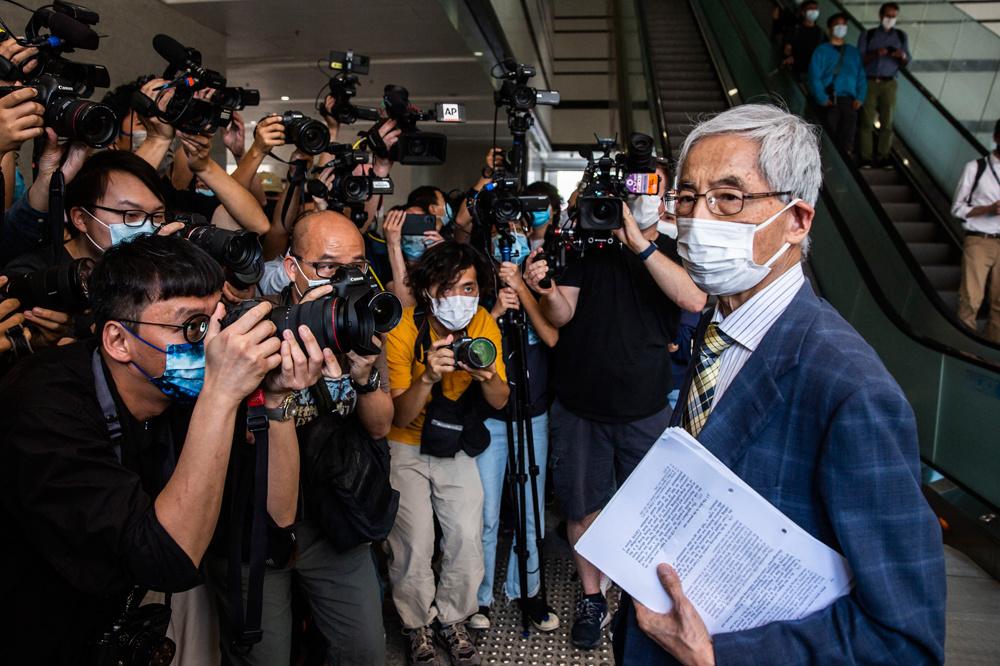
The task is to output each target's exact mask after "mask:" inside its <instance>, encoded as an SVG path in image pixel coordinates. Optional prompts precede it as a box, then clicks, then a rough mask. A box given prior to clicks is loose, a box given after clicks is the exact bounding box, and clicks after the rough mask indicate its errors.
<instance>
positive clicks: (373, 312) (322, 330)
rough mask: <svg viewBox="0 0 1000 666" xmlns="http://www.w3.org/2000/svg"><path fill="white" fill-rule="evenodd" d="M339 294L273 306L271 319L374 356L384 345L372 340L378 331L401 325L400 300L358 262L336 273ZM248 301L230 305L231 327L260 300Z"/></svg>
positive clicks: (340, 349)
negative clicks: (368, 273)
mask: <svg viewBox="0 0 1000 666" xmlns="http://www.w3.org/2000/svg"><path fill="white" fill-rule="evenodd" d="M330 284H331V285H333V293H332V294H330V295H329V296H327V297H325V298H321V299H318V300H315V301H309V302H306V303H299V304H297V305H289V306H282V307H275V308H272V310H271V313H270V315H268V318H269V319H270V320H271V322H273V323H274V325H275V326H276V327H277V329H278V330H277V332H276V333H275V335H277V336H279V337H280V336H282V335H283V334H284V332H285V331H286V330H288V331H291V332H292V333H293V334H294V335H295V338H296V340H299V342H300V343H301V342H302V341H301V340H300V339H299V334H298V328H299V326H306V327H307V328H308V329H309V330H310V331H311V332H312V334H313V335H314V336H316V341H317V342H319V345H320V347H329V348H330V349H331V350H333V351H334V352H335V353H338V354H341V353H347V352H351V351H353V352H357V353H358V354H362V355H364V356H374V355H376V354H378V353H379V352H380V351H381V350H380V349H379V348H378V347H377V346H375V345H373V344H372V336H374V335H375V334H376V333H388V332H389V331H391V330H392V329H394V328H395V327H396V325H397V324H398V323H399V320H400V318H401V317H402V314H403V306H402V304H400V302H399V299H398V298H396V296H395V295H394V294H392V293H390V292H388V291H382V290H380V289H379V288H378V285H377V284H376V283H375V281H374V280H373V279H372V277H371V275H366V274H364V273H362V272H361V271H360V270H358V269H357V268H355V267H353V266H341V267H340V268H338V269H337V271H336V272H335V273H334V274H333V276H332V277H330ZM260 302H261V301H259V300H249V301H244V302H243V303H241V304H240V305H237V306H236V307H234V308H230V310H229V312H228V313H227V314H226V316H225V318H224V319H223V320H222V326H223V327H225V326H228V325H229V324H231V323H233V322H234V321H236V320H237V319H239V318H240V317H241V316H242V315H243V313H245V312H246V311H248V310H250V309H251V308H252V307H254V306H255V305H257V304H258V303H260Z"/></svg>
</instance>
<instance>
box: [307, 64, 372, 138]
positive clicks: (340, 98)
mask: <svg viewBox="0 0 1000 666" xmlns="http://www.w3.org/2000/svg"><path fill="white" fill-rule="evenodd" d="M330 70H331V71H332V72H335V74H334V75H333V76H332V77H330V82H329V83H328V84H327V86H328V87H329V88H330V92H329V93H328V94H327V95H326V96H324V97H323V98H322V99H319V100H317V104H316V109H317V110H318V111H319V113H320V115H322V116H324V117H325V116H328V115H329V116H332V117H333V118H334V120H336V121H337V122H338V123H340V124H341V125H353V124H354V123H356V122H357V121H358V120H370V121H372V122H377V121H378V120H379V119H380V116H379V113H378V109H374V108H372V107H369V106H354V104H353V103H352V102H351V99H353V98H354V96H355V95H357V94H358V77H357V75H358V74H367V73H368V70H369V59H368V56H364V55H361V54H360V53H355V52H354V51H331V52H330ZM320 92H321V93H322V90H321V91H320ZM327 96H329V97H332V98H333V107H332V108H331V109H330V111H329V112H327V110H326V97H327Z"/></svg>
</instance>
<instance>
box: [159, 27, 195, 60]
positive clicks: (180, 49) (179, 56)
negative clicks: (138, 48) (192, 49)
mask: <svg viewBox="0 0 1000 666" xmlns="http://www.w3.org/2000/svg"><path fill="white" fill-rule="evenodd" d="M153 50H154V51H156V53H157V54H158V55H159V56H160V57H161V58H163V59H164V60H166V61H167V62H168V63H170V64H171V65H179V64H181V63H184V62H186V61H187V59H188V56H189V53H188V49H187V47H185V46H184V45H183V44H181V43H180V42H178V41H177V40H176V39H174V38H173V37H171V36H170V35H164V34H163V33H160V34H158V35H156V36H155V37H153Z"/></svg>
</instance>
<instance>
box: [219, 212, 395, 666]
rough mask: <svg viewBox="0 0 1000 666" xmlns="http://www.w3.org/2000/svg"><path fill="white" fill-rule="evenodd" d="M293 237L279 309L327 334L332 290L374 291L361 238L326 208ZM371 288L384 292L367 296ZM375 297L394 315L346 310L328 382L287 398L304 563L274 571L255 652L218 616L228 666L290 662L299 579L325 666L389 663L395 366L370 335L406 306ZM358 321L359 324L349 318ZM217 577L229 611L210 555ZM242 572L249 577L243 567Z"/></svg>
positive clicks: (301, 223) (224, 600)
mask: <svg viewBox="0 0 1000 666" xmlns="http://www.w3.org/2000/svg"><path fill="white" fill-rule="evenodd" d="M290 241H291V242H290V247H289V252H288V254H287V255H286V256H285V259H284V269H285V273H286V275H287V276H288V278H289V280H290V282H291V283H290V284H289V286H288V287H286V288H285V289H284V291H283V292H282V293H281V295H280V297H279V307H282V308H285V307H287V308H288V311H287V312H288V314H287V315H286V319H285V321H287V322H292V321H298V322H301V323H304V324H306V325H308V326H309V327H310V328H313V329H314V330H317V331H324V332H325V331H326V329H325V322H326V321H330V320H332V319H333V317H332V316H330V315H331V314H332V313H331V308H336V307H338V303H337V301H335V300H333V298H331V297H338V300H340V299H339V296H340V294H337V293H334V291H335V289H336V288H343V286H344V283H345V282H348V281H350V282H352V283H353V284H355V285H357V286H356V287H355V289H356V290H357V289H359V288H360V290H361V291H362V292H364V290H365V289H371V287H370V283H369V278H368V277H367V274H368V265H367V261H366V260H365V243H364V238H363V237H362V236H361V232H360V231H358V227H357V226H356V225H355V224H354V223H353V222H351V220H350V219H348V218H347V217H345V216H344V215H341V214H340V213H336V212H333V211H322V212H313V213H308V214H306V215H305V216H303V217H301V218H299V220H298V222H296V223H295V228H294V231H293V232H292V236H291V239H290ZM372 293H377V292H376V291H375V290H371V291H368V292H367V295H370V294H372ZM376 298H378V299H381V300H380V301H377V302H380V303H382V304H385V305H386V306H387V307H386V309H385V311H384V314H385V316H386V317H387V319H386V320H382V319H380V318H379V317H377V316H374V315H375V313H372V311H371V309H370V308H366V307H364V306H362V307H360V308H353V307H349V306H348V307H346V308H343V309H342V310H339V311H338V312H341V314H342V315H343V317H344V318H341V319H339V320H338V321H337V322H336V323H334V327H335V330H333V331H330V333H331V337H332V338H333V339H332V340H331V341H330V344H331V347H334V348H335V347H337V346H338V344H339V345H340V347H341V348H339V349H336V351H337V352H339V353H337V354H335V353H334V349H331V348H327V349H324V355H325V359H324V364H323V370H322V378H317V379H318V381H316V382H315V384H314V385H313V386H310V387H308V388H306V389H304V390H301V391H298V392H296V393H295V397H294V400H293V401H290V402H289V403H288V406H287V408H288V411H289V412H290V415H291V416H293V418H294V420H295V423H296V425H297V426H298V428H297V432H298V440H299V445H300V454H301V464H302V469H301V494H302V503H301V505H302V510H301V513H300V514H299V516H298V519H297V521H296V523H295V537H296V557H295V559H294V561H293V562H291V563H289V564H288V565H287V566H285V567H283V568H268V569H266V571H265V573H264V597H263V616H262V621H261V629H262V631H263V637H262V639H261V641H260V643H258V644H256V645H254V646H253V649H251V650H250V651H249V652H248V653H247V652H241V651H238V650H233V649H232V646H231V641H230V640H225V638H227V636H226V634H227V632H228V626H227V624H226V617H227V616H228V615H229V614H230V613H229V612H226V613H223V614H222V622H223V623H222V632H223V638H224V640H223V641H222V648H223V652H224V653H225V655H226V658H227V662H228V663H231V664H234V665H237V664H239V665H251V664H260V665H261V666H267V665H270V664H287V663H288V662H289V659H291V652H292V621H293V618H292V614H291V613H290V612H289V609H290V608H291V605H292V593H293V583H294V584H295V586H296V587H298V589H299V591H300V592H301V593H302V595H303V596H304V597H305V598H306V600H307V601H308V602H309V608H310V611H311V613H312V619H313V622H314V623H315V625H316V628H317V629H318V630H319V632H320V633H321V634H322V635H323V637H324V638H325V639H326V648H327V658H328V661H329V663H331V664H338V665H342V666H347V665H353V664H357V665H358V666H367V665H368V664H381V663H383V662H384V661H385V630H384V628H383V625H382V592H381V588H380V585H379V580H378V573H377V571H376V569H375V561H374V559H373V558H372V552H371V543H372V542H373V541H378V540H381V539H383V538H385V536H386V535H387V534H388V531H389V528H390V527H391V526H392V521H393V519H394V518H395V513H396V502H397V500H396V494H395V493H394V492H393V491H392V488H391V487H390V485H389V451H388V446H387V444H386V442H385V439H384V438H385V436H386V435H387V434H388V432H389V427H390V425H391V423H392V414H393V406H392V398H390V397H389V384H388V369H387V368H386V365H385V354H384V353H382V352H381V349H380V346H381V341H380V339H379V338H378V337H377V335H373V333H377V332H378V330H377V329H380V328H382V327H383V326H382V325H383V324H385V325H386V326H389V327H391V326H394V325H395V323H396V322H398V321H399V313H400V310H401V308H400V306H399V301H398V300H396V299H395V297H394V296H392V295H391V294H386V293H382V294H379V295H378V296H377V297H376ZM347 300H348V302H350V295H348V299H347ZM363 300H364V297H363V298H362V299H360V301H363ZM360 301H354V303H359V302H360ZM393 303H394V304H395V308H394V309H393V308H392V304H393ZM350 317H354V321H348V318H350ZM369 317H370V319H371V321H370V322H369V321H368V318H369ZM368 323H370V324H371V325H372V328H371V329H370V330H368V329H367V328H366V326H367V325H368ZM362 329H364V330H365V331H366V332H367V336H366V337H365V338H364V339H361V338H355V337H352V336H354V333H355V331H358V332H360V331H361V330H362ZM209 574H210V577H211V584H212V587H213V588H214V590H215V592H216V593H217V599H218V601H219V604H220V607H222V608H226V607H227V606H228V604H229V591H228V589H227V588H228V580H227V577H226V576H227V571H226V563H225V561H224V560H223V559H222V558H212V560H211V561H210V563H209ZM243 576H244V581H246V580H247V577H248V571H247V567H246V566H244V571H243Z"/></svg>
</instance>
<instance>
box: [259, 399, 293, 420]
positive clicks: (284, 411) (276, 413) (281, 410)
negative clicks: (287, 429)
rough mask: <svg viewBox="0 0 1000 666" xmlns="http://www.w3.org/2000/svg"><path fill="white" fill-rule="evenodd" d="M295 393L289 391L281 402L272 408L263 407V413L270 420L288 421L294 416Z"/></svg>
mask: <svg viewBox="0 0 1000 666" xmlns="http://www.w3.org/2000/svg"><path fill="white" fill-rule="evenodd" d="M295 409H296V404H295V394H294V393H289V394H288V395H286V396H285V399H284V400H282V401H281V404H280V405H278V406H277V407H274V408H269V409H265V410H264V413H265V414H267V418H268V420H270V421H281V422H284V421H290V420H291V419H292V417H293V416H295Z"/></svg>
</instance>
